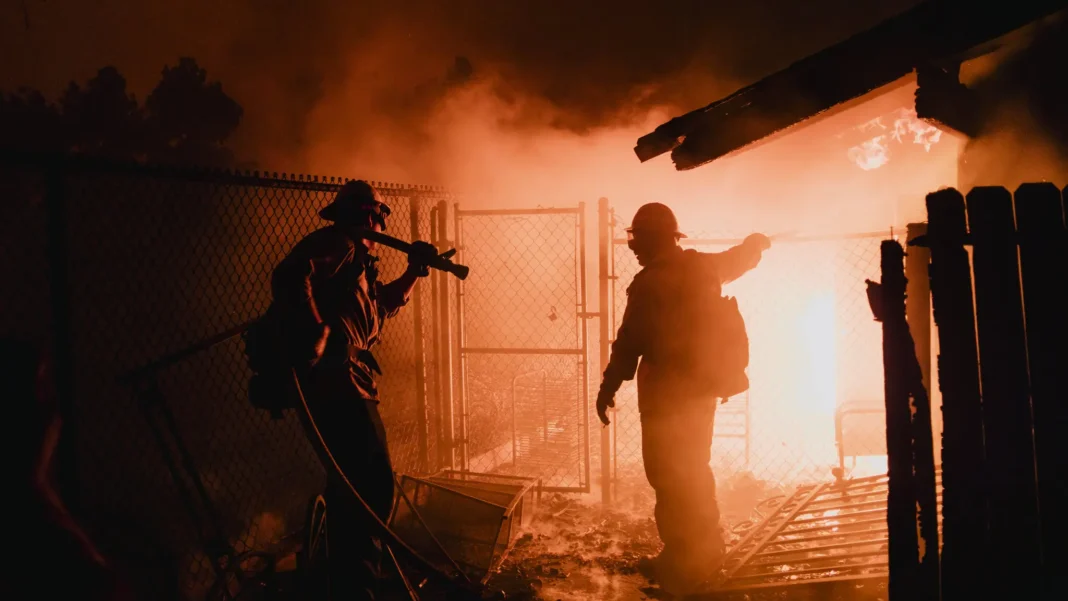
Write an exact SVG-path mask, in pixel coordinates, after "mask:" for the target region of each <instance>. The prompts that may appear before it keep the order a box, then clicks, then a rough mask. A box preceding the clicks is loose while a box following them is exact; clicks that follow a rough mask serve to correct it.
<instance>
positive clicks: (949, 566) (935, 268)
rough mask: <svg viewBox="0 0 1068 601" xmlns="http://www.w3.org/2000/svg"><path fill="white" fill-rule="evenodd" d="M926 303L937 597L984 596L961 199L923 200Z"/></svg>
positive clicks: (975, 370)
mask: <svg viewBox="0 0 1068 601" xmlns="http://www.w3.org/2000/svg"><path fill="white" fill-rule="evenodd" d="M927 216H928V217H927V218H928V225H927V232H928V233H927V245H928V248H929V249H930V252H931V265H930V274H931V301H932V306H933V309H934V318H935V324H936V325H937V326H938V344H939V356H938V381H939V386H940V389H941V392H942V424H943V425H942V488H943V491H942V537H943V543H942V597H943V598H944V599H982V598H986V597H987V595H986V585H985V580H986V576H987V572H988V570H986V569H985V568H986V566H987V559H986V558H987V549H988V542H987V521H986V520H987V518H986V491H985V490H984V487H983V477H982V474H983V464H984V462H985V459H984V450H983V422H982V404H981V398H980V393H979V356H978V349H977V346H976V341H975V314H974V310H973V307H972V278H971V265H970V263H969V260H968V252H967V250H965V248H964V242H965V240H966V238H967V228H966V225H965V216H964V197H963V196H962V195H961V194H960V192H958V191H956V190H953V189H946V190H940V191H938V192H935V193H933V194H929V195H928V196H927Z"/></svg>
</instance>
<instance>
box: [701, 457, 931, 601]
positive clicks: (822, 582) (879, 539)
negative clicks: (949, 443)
mask: <svg viewBox="0 0 1068 601" xmlns="http://www.w3.org/2000/svg"><path fill="white" fill-rule="evenodd" d="M939 475H940V474H939ZM938 481H939V489H940V488H941V478H940V477H939V479H938ZM888 483H889V480H888V478H887V476H886V475H885V474H883V475H878V476H869V477H866V478H856V479H852V480H837V481H832V482H825V483H822V484H815V485H806V486H802V487H799V488H798V489H797V490H796V491H795V492H794V493H793V494H792V495H790V496H789V497H787V498H786V500H785V501H783V502H782V503H781V504H780V505H779V506H778V508H777V510H776V511H774V512H773V513H772V514H771V515H769V516H767V517H766V518H765V519H764V520H763V521H762V522H761V523H760V524H758V525H756V526H755V527H753V528H752V529H750V530H749V531H748V533H747V534H746V535H745V536H744V537H743V538H742V539H741V540H740V541H739V542H738V544H736V545H735V546H734V547H732V548H731V550H730V551H729V552H728V553H727V556H726V558H725V559H724V562H723V564H722V568H721V573H720V577H719V579H718V580H717V581H716V583H715V585H714V590H715V592H716V593H717V594H718V593H734V592H742V591H755V590H764V591H769V592H770V591H771V590H773V589H781V588H785V587H790V588H791V589H794V588H795V587H798V586H808V587H828V586H840V585H842V584H843V583H846V582H854V583H862V582H870V583H871V584H873V585H874V584H878V583H880V582H886V580H887V578H888V575H889V558H888V545H889V538H888V536H887V533H888V531H887V523H886V511H887V494H888V490H889V488H888ZM939 500H941V495H939Z"/></svg>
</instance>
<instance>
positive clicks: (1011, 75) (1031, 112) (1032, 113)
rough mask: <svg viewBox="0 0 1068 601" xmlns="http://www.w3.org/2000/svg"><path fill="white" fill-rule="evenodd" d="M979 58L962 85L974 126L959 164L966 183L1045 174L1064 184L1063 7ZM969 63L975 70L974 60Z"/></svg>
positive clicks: (1005, 182)
mask: <svg viewBox="0 0 1068 601" xmlns="http://www.w3.org/2000/svg"><path fill="white" fill-rule="evenodd" d="M1025 33H1026V35H1023V36H1020V37H1019V39H1017V40H1013V41H1011V42H1010V43H1008V44H1006V47H1005V48H1003V49H1002V50H1000V51H999V52H997V53H995V54H994V55H991V56H990V57H988V58H986V60H985V63H986V64H985V69H984V70H983V71H982V72H981V74H980V75H978V77H977V80H976V81H975V82H974V83H972V84H970V85H969V88H970V89H971V90H972V91H973V92H975V95H976V97H977V99H978V103H979V114H980V115H981V128H982V129H981V133H980V135H979V136H977V137H976V138H975V139H973V140H971V141H969V143H968V145H967V148H966V153H967V155H966V156H967V160H968V162H969V163H970V164H969V165H968V166H967V171H968V172H969V173H972V174H976V175H975V177H976V178H977V179H975V180H974V181H971V182H969V184H974V185H1001V186H1006V187H1008V188H1010V189H1012V188H1015V187H1016V186H1018V185H1019V184H1021V183H1024V182H1032V181H1042V180H1047V181H1053V182H1054V183H1057V184H1059V185H1061V186H1063V185H1065V184H1068V179H1066V178H1068V111H1066V110H1065V105H1064V101H1065V100H1064V99H1065V98H1068V79H1066V78H1065V68H1064V57H1065V56H1068V11H1061V12H1060V13H1057V14H1056V15H1053V16H1051V17H1049V18H1048V19H1045V20H1043V21H1041V22H1039V23H1037V24H1035V25H1034V26H1033V27H1032V28H1031V30H1030V31H1027V32H1025ZM976 62H977V63H980V64H979V65H977V66H976V67H975V68H976V69H983V67H984V65H983V64H982V63H983V61H982V59H980V60H977V61H976Z"/></svg>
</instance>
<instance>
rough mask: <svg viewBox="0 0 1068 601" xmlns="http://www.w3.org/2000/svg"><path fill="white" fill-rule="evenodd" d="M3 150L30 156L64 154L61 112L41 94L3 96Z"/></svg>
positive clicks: (0, 121)
mask: <svg viewBox="0 0 1068 601" xmlns="http://www.w3.org/2000/svg"><path fill="white" fill-rule="evenodd" d="M0 148H5V149H15V150H26V151H30V152H56V151H59V150H62V149H63V148H64V139H63V135H62V126H61V124H60V115H59V110H58V109H57V108H56V106H55V105H54V104H52V103H50V102H48V100H47V99H45V97H44V95H43V94H41V93H40V92H38V91H37V90H31V89H29V88H22V89H20V90H19V91H18V92H15V93H14V94H4V93H3V92H0Z"/></svg>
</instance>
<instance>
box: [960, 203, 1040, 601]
mask: <svg viewBox="0 0 1068 601" xmlns="http://www.w3.org/2000/svg"><path fill="white" fill-rule="evenodd" d="M968 226H969V231H970V234H971V241H972V260H973V266H974V272H975V317H976V325H977V327H978V333H979V366H980V383H981V385H982V391H983V434H984V441H985V445H986V460H987V463H986V469H987V489H988V494H989V497H988V502H989V504H990V505H989V523H990V554H991V558H992V559H993V560H994V562H995V565H996V566H997V569H996V570H994V571H993V572H992V579H991V582H990V584H991V586H992V588H991V589H990V590H989V591H988V593H990V595H991V597H992V598H1008V595H1013V596H1015V597H1016V598H1022V599H1032V598H1036V597H1037V595H1038V587H1037V583H1038V566H1039V562H1040V558H1041V551H1040V547H1039V526H1038V488H1037V483H1036V482H1035V461H1034V437H1033V435H1032V430H1031V395H1030V386H1029V383H1028V374H1027V343H1026V339H1025V335H1024V323H1023V301H1022V297H1021V290H1020V272H1019V267H1018V265H1019V263H1018V258H1017V250H1016V224H1015V220H1014V218H1013V212H1012V195H1011V194H1010V193H1009V191H1008V190H1006V189H1005V188H1001V187H978V188H975V189H973V190H972V191H971V192H970V193H969V194H968Z"/></svg>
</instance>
